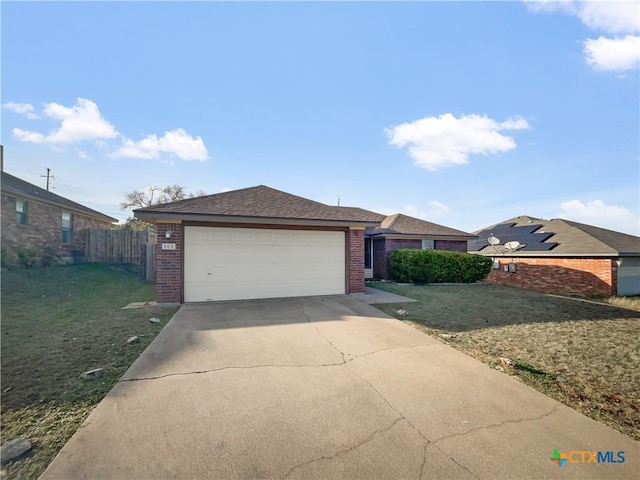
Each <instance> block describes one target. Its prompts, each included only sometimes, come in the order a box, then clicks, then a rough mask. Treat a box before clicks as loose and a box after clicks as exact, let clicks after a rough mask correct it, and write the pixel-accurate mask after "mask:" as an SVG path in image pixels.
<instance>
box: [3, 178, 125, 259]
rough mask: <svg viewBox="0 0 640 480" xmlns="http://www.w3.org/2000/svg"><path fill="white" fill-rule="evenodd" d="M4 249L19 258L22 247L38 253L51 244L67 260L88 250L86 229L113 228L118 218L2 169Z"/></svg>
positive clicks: (10, 255) (11, 257)
mask: <svg viewBox="0 0 640 480" xmlns="http://www.w3.org/2000/svg"><path fill="white" fill-rule="evenodd" d="M1 191H2V249H3V250H4V251H6V253H7V255H8V257H9V259H15V257H16V254H17V252H18V251H19V250H20V249H22V248H28V249H30V250H32V251H33V252H34V253H35V254H36V255H37V256H39V255H41V254H42V252H43V250H44V249H45V248H47V247H51V248H53V249H54V250H55V251H56V252H57V253H58V255H60V256H61V257H62V258H63V260H66V261H69V260H70V259H71V258H72V256H73V255H74V252H84V248H85V242H86V239H85V236H86V229H89V228H110V227H112V226H113V223H114V222H117V220H116V219H115V218H112V217H109V216H107V215H104V214H102V213H100V212H97V211H95V210H92V209H91V208H88V207H85V206H84V205H81V204H79V203H76V202H74V201H72V200H69V199H67V198H64V197H61V196H60V195H56V194H55V193H52V192H49V191H47V190H45V189H43V188H40V187H38V186H36V185H33V184H31V183H29V182H25V181H24V180H21V179H20V178H18V177H14V176H13V175H10V174H8V173H7V172H4V171H3V172H2V184H1Z"/></svg>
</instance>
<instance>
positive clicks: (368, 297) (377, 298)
mask: <svg viewBox="0 0 640 480" xmlns="http://www.w3.org/2000/svg"><path fill="white" fill-rule="evenodd" d="M364 290H365V291H364V293H350V294H349V296H350V297H351V298H355V299H356V300H360V301H361V302H364V303H367V304H369V305H376V304H378V303H408V302H417V300H416V299H414V298H409V297H404V296H402V295H396V294H395V293H391V292H385V291H384V290H378V289H377V288H371V287H365V289H364Z"/></svg>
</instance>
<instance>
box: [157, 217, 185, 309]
mask: <svg viewBox="0 0 640 480" xmlns="http://www.w3.org/2000/svg"><path fill="white" fill-rule="evenodd" d="M156 228H157V232H158V244H157V245H156V293H157V298H156V299H157V301H158V303H182V273H183V272H182V250H183V240H182V239H183V227H182V225H180V224H177V223H158V224H157V226H156ZM167 230H168V231H170V232H171V238H166V236H165V235H166V232H167ZM163 243H174V244H175V245H176V249H175V250H163V249H162V244H163Z"/></svg>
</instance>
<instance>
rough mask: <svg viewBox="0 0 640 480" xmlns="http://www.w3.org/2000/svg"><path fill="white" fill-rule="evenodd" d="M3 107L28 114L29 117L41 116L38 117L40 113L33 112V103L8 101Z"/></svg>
mask: <svg viewBox="0 0 640 480" xmlns="http://www.w3.org/2000/svg"><path fill="white" fill-rule="evenodd" d="M3 107H4V108H6V109H7V110H11V111H13V112H16V113H19V114H21V115H26V116H27V118H29V119H36V118H40V117H38V115H36V114H35V113H33V112H34V110H33V105H31V104H30V103H17V102H7V103H5V104H4V105H3Z"/></svg>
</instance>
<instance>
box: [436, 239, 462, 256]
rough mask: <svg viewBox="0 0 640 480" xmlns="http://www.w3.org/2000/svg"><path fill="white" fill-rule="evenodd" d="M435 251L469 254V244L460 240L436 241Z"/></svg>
mask: <svg viewBox="0 0 640 480" xmlns="http://www.w3.org/2000/svg"><path fill="white" fill-rule="evenodd" d="M435 249H436V250H449V251H450V252H462V253H467V242H466V241H460V240H436V241H435Z"/></svg>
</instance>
